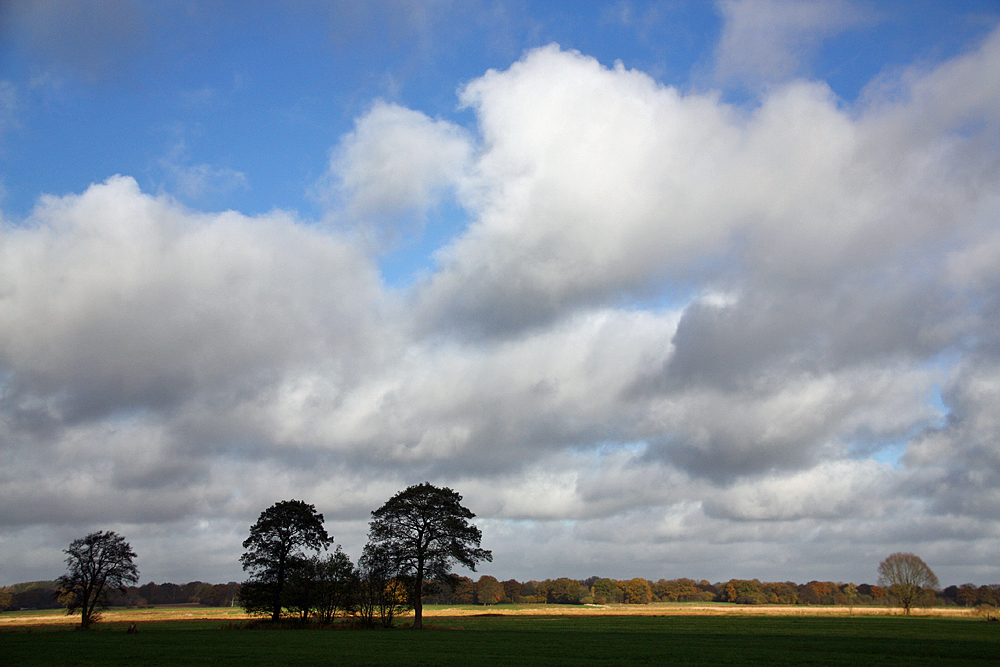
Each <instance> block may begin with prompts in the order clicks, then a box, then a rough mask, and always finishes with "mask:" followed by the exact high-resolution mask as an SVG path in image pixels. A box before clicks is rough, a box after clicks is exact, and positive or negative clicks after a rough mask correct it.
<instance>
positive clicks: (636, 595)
mask: <svg viewBox="0 0 1000 667" xmlns="http://www.w3.org/2000/svg"><path fill="white" fill-rule="evenodd" d="M55 587H56V582H55V581H36V582H30V583H23V584H15V585H13V586H6V587H3V588H0V610H2V611H16V610H18V609H57V608H59V607H61V606H62V605H60V603H59V601H58V600H57V599H56V597H55V595H54V592H55ZM239 589H240V584H239V583H237V582H234V581H231V582H229V583H227V584H207V583H205V582H201V581H192V582H189V583H186V584H171V583H165V584H156V583H152V582H151V583H148V584H144V585H142V586H130V587H128V588H126V589H125V591H124V592H120V591H115V592H114V593H113V594H112V599H111V604H112V606H116V607H140V608H141V607H148V606H153V605H181V604H196V605H203V606H207V607H228V606H236V605H238V604H239V599H238V594H239ZM935 601H936V603H937V604H939V605H946V606H961V607H978V606H982V605H987V606H992V607H1000V584H990V585H986V586H975V585H973V584H962V585H961V586H948V587H947V588H944V589H943V590H940V591H938V592H937V593H936V596H935ZM423 602H424V604H479V605H496V604H612V603H622V604H649V603H652V602H728V603H733V604H748V605H759V604H785V605H797V604H802V605H841V606H871V605H885V604H887V603H888V597H887V594H886V592H885V591H884V590H883V589H882V588H880V587H878V586H873V585H871V584H858V585H855V584H844V583H834V582H831V581H810V582H809V583H807V584H796V583H794V582H790V581H786V582H761V581H759V580H757V579H750V580H747V579H731V580H729V581H727V582H720V583H714V584H713V583H709V582H708V581H705V580H702V581H694V580H693V579H670V580H667V579H660V580H659V581H651V580H648V579H642V578H635V579H628V580H615V579H607V578H602V577H590V578H588V579H583V580H578V579H568V578H560V579H546V580H545V581H534V580H532V581H525V582H520V581H517V580H515V579H509V580H507V581H498V580H497V579H496V578H494V577H491V576H489V575H483V576H481V577H480V578H479V579H478V580H473V579H470V578H468V577H462V576H452V577H450V578H449V579H448V580H447V581H437V582H433V584H432V585H431V586H429V587H428V588H427V594H426V595H424V597H423Z"/></svg>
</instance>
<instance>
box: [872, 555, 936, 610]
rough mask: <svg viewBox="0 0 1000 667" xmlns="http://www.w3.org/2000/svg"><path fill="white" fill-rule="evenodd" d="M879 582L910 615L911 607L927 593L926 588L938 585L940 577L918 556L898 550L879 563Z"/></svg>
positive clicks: (933, 587)
mask: <svg viewBox="0 0 1000 667" xmlns="http://www.w3.org/2000/svg"><path fill="white" fill-rule="evenodd" d="M878 584H879V586H884V587H885V588H887V589H888V590H889V594H890V595H891V596H892V597H894V598H896V600H898V601H899V604H900V606H901V607H902V608H903V612H904V613H905V614H906V615H907V616H909V615H910V607H911V606H912V605H913V604H914V603H915V602H917V601H918V600H919V599H920V598H921V597H922V596H923V595H924V594H925V589H928V588H929V589H932V590H933V589H936V588H937V587H938V578H937V577H936V576H935V575H934V573H933V572H932V571H931V569H930V568H929V567H927V564H926V563H924V561H922V560H920V558H918V557H917V556H915V555H913V554H906V553H898V552H897V553H894V554H890V555H889V557H888V558H886V559H885V560H884V561H882V562H881V563H879V565H878Z"/></svg>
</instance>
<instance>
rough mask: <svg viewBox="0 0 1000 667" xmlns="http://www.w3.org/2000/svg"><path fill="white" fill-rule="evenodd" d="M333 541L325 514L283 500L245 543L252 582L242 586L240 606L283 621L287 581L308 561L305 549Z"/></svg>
mask: <svg viewBox="0 0 1000 667" xmlns="http://www.w3.org/2000/svg"><path fill="white" fill-rule="evenodd" d="M331 542H333V538H332V537H330V536H329V535H327V534H326V529H325V528H323V515H322V514H320V513H319V512H317V511H316V507H315V506H314V505H310V504H308V503H305V502H303V501H301V500H282V501H281V502H277V503H275V504H273V505H271V506H270V507H268V508H267V509H266V510H264V511H263V512H261V513H260V518H258V519H257V523H255V524H254V525H252V526H250V537H248V538H247V539H246V540H245V541H244V542H243V548H244V549H246V550H247V551H246V553H244V554H243V556H241V557H240V562H242V563H243V569H244V570H247V571H249V572H250V575H251V576H250V579H249V580H247V581H246V582H244V584H243V586H242V587H240V604H241V605H242V606H243V608H244V609H245V610H246V611H247V613H249V614H253V613H265V612H267V613H270V614H271V620H273V621H277V620H278V619H279V618H281V608H282V606H283V605H284V598H283V595H284V590H285V582H286V581H288V579H289V575H290V574H291V573H292V572H294V571H296V570H298V569H301V568H303V567H305V564H306V563H307V562H308V557H307V556H306V554H305V553H304V551H303V550H304V549H309V550H312V551H319V550H321V549H324V550H325V549H326V548H327V547H328V546H329V545H330V543H331Z"/></svg>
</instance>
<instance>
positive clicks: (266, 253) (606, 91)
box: [0, 34, 1000, 579]
mask: <svg viewBox="0 0 1000 667" xmlns="http://www.w3.org/2000/svg"><path fill="white" fill-rule="evenodd" d="M998 43H1000V37H998V34H993V35H991V36H990V37H989V38H988V39H987V40H986V41H985V42H984V43H983V44H982V45H981V46H980V47H979V48H978V49H975V50H972V51H970V52H969V53H967V54H965V55H962V56H959V57H957V58H956V59H954V60H952V61H950V62H947V63H944V64H943V65H941V66H939V67H937V68H934V69H925V70H908V71H905V72H902V73H900V74H899V76H898V79H897V80H896V81H894V82H891V81H888V80H883V81H880V82H879V83H878V85H873V86H872V87H871V89H870V90H869V91H868V92H867V95H866V96H865V98H864V101H863V102H859V103H858V104H857V105H854V106H848V105H845V104H844V103H843V102H842V101H841V100H838V99H836V97H835V96H834V95H833V94H832V93H831V91H830V90H829V88H828V87H827V86H825V85H824V84H822V83H816V82H810V81H803V80H790V81H787V82H785V83H784V84H782V85H780V86H776V87H774V88H773V89H771V90H770V91H769V92H768V93H767V94H765V95H764V96H763V97H762V98H761V99H760V103H759V105H755V106H753V107H752V108H741V107H736V106H733V105H729V104H727V103H724V102H723V101H722V100H721V99H720V97H719V96H718V95H715V94H703V93H698V92H681V91H679V90H676V89H674V88H671V87H667V86H664V85H662V84H659V83H657V82H656V81H655V80H654V79H652V78H651V77H649V76H647V75H646V74H643V73H641V72H637V71H632V70H627V69H625V68H624V67H621V66H616V67H612V68H607V67H603V66H602V65H601V64H599V63H598V62H597V61H596V60H593V59H591V58H588V57H586V56H584V55H582V54H580V53H576V52H566V51H563V50H561V49H559V48H558V47H556V46H550V47H546V48H541V49H537V50H534V51H531V52H529V53H527V54H526V55H525V56H524V57H523V58H522V59H521V60H520V61H519V62H517V63H515V64H514V65H513V66H511V67H510V68H509V69H507V70H505V71H490V72H488V73H486V74H485V75H483V76H482V77H480V78H478V79H476V80H474V81H472V82H470V83H469V84H468V85H466V86H465V87H464V88H463V90H462V91H461V93H460V99H461V102H462V103H463V104H465V105H467V106H468V107H469V108H471V110H472V111H473V113H474V118H475V123H476V126H475V127H474V128H471V129H468V130H466V129H460V128H458V127H457V126H456V125H454V124H452V123H450V122H448V121H445V120H440V119H439V120H433V119H431V118H429V117H428V116H426V115H425V114H423V113H421V112H418V111H415V110H410V109H406V108H404V107H401V106H398V105H391V104H385V103H377V104H375V105H374V106H373V107H372V109H371V110H370V111H369V112H368V113H366V114H365V115H364V116H362V117H361V118H359V119H358V121H357V123H356V125H355V130H354V132H353V133H350V134H348V135H347V136H345V137H344V138H342V140H341V141H340V142H339V144H338V147H337V148H336V150H335V152H334V161H333V163H332V165H331V173H330V175H329V178H330V180H329V181H328V182H327V183H326V185H328V186H330V187H331V188H334V190H335V191H336V193H337V197H339V199H337V198H336V197H335V198H334V199H331V200H329V201H330V203H331V206H333V207H334V209H335V210H333V211H332V214H331V219H336V220H338V221H340V222H345V221H346V222H347V223H350V224H359V225H361V226H362V227H363V226H364V225H367V224H371V223H372V221H373V220H374V221H375V222H376V223H377V224H384V223H385V222H386V221H387V220H388V221H389V223H390V225H391V224H395V222H397V221H398V220H395V219H394V218H396V217H398V216H399V215H400V214H401V213H402V214H412V213H414V212H415V213H416V214H418V216H419V215H422V214H423V212H425V211H427V210H429V209H431V208H433V207H434V206H436V205H438V203H439V202H440V201H441V200H442V197H447V196H450V195H449V192H451V191H453V192H454V193H455V196H456V197H457V201H458V202H460V204H461V206H462V207H464V209H465V210H466V211H467V212H468V215H469V218H468V221H467V225H465V226H464V227H463V230H462V232H461V233H460V234H459V235H458V236H456V237H455V238H453V239H452V240H451V241H450V242H449V243H448V244H447V245H446V246H445V247H443V248H442V249H441V250H440V251H439V253H438V254H437V255H436V261H437V265H436V267H435V269H434V270H433V272H431V273H430V274H429V275H428V276H427V277H426V279H425V280H423V281H422V282H418V283H417V284H416V285H414V286H413V287H412V288H410V289H408V290H405V291H399V292H394V291H390V290H386V289H385V288H384V287H383V286H382V285H381V283H380V277H379V275H378V273H377V270H376V269H375V263H374V259H373V257H372V254H374V253H372V249H373V248H372V247H371V246H370V245H367V244H366V242H361V241H359V240H358V239H359V237H358V236H357V235H353V234H342V233H341V232H332V231H330V230H331V227H330V226H329V225H326V224H322V225H321V224H313V223H309V222H306V221H303V220H301V219H299V218H297V217H296V216H295V215H294V214H291V213H285V212H280V211H276V212H272V213H270V214H267V215H262V216H258V217H247V216H243V215H240V214H239V213H235V212H226V213H219V214H203V213H198V212H194V211H191V210H188V209H185V208H183V207H181V206H180V205H178V204H177V203H176V202H174V201H172V200H171V199H170V198H168V197H166V196H151V195H149V194H146V193H143V192H142V191H140V189H139V188H138V186H137V184H136V183H135V182H134V181H133V180H132V179H130V178H125V177H114V178H111V179H109V180H108V181H106V182H104V183H102V184H97V185H93V186H91V187H90V188H88V189H87V190H86V191H84V192H83V193H80V194H76V195H67V196H62V197H56V196H49V197H44V198H43V199H42V200H41V201H40V203H39V205H38V207H37V208H36V210H35V211H34V212H33V213H32V215H31V216H30V217H29V218H28V219H27V220H24V221H21V222H18V223H16V224H15V223H13V222H10V221H4V223H3V227H2V228H0V439H2V441H3V443H4V446H3V449H2V450H0V495H2V497H3V498H4V502H5V504H6V503H9V504H10V506H11V507H12V508H16V509H15V510H14V511H10V512H6V511H5V512H4V513H3V516H2V521H3V522H4V524H5V525H6V526H8V527H10V530H11V531H14V532H15V533H16V534H18V535H27V534H32V535H41V534H43V533H45V532H46V531H51V532H52V533H53V534H55V533H58V536H59V537H60V538H62V537H63V536H64V531H63V527H64V526H65V525H67V524H72V525H74V526H76V525H81V526H82V525H94V526H106V525H107V524H114V525H115V526H121V527H122V528H123V530H126V529H127V531H128V532H132V533H133V534H135V535H137V541H141V543H142V544H143V545H145V547H146V548H147V549H149V550H150V552H152V553H159V554H161V557H162V559H163V560H162V562H163V563H167V562H168V561H169V562H170V565H169V566H168V565H160V566H159V567H161V568H162V569H161V572H175V571H177V562H176V561H175V560H173V559H171V558H167V557H165V556H162V554H163V552H164V550H163V548H162V544H163V542H162V540H163V539H166V538H164V537H163V535H165V534H166V532H170V531H173V532H174V533H176V534H179V535H182V541H183V543H184V544H185V545H187V546H189V547H191V548H195V546H196V545H198V544H202V543H204V542H205V541H208V540H211V539H212V538H211V534H210V533H212V532H213V531H214V532H217V533H219V534H221V535H226V536H230V537H231V536H232V535H239V534H241V532H242V531H244V530H245V527H246V526H247V525H249V523H250V522H251V521H252V519H253V518H254V516H255V515H256V513H257V512H259V511H261V510H262V509H264V507H266V506H267V505H269V504H270V503H272V502H274V501H275V500H278V499H281V498H287V497H302V498H305V499H306V500H307V501H309V502H315V503H316V504H317V506H318V508H319V509H320V511H323V512H325V513H327V515H328V517H329V518H330V519H331V521H332V522H334V523H335V525H336V530H335V534H337V533H340V534H341V536H342V537H341V540H342V541H344V542H345V544H348V545H350V546H351V547H352V548H354V549H355V553H356V549H357V548H359V547H360V544H361V543H362V542H363V539H364V538H363V535H364V523H365V520H366V519H367V513H368V511H370V510H371V509H374V508H375V507H377V506H378V504H379V503H381V502H382V501H384V500H385V499H386V498H388V497H389V496H390V495H391V494H392V493H393V492H395V491H396V490H398V489H399V488H402V487H403V486H405V485H407V484H410V483H414V482H419V481H423V480H425V479H427V480H430V481H433V482H435V483H442V484H448V485H451V486H454V487H456V488H457V489H458V490H459V491H460V492H462V493H464V494H465V495H466V497H467V499H468V502H469V504H470V506H471V507H472V509H473V511H475V512H477V514H479V515H480V517H482V519H483V523H484V526H485V527H486V536H487V538H491V539H494V540H496V542H495V543H493V544H490V543H487V544H486V545H485V546H487V548H493V549H494V550H495V553H496V554H497V555H498V558H497V560H496V562H495V566H496V567H495V570H494V571H495V572H496V573H498V574H501V575H506V576H519V577H522V578H526V577H531V576H534V577H544V576H562V575H570V576H587V575H589V574H595V573H596V574H609V575H612V576H625V575H626V574H629V573H631V574H635V575H641V576H651V577H654V578H656V577H658V576H661V575H660V573H659V572H658V571H649V570H647V569H643V570H642V571H639V570H635V569H629V568H626V567H625V566H623V565H621V564H622V563H626V562H627V563H630V564H631V565H630V567H640V566H641V567H642V568H648V567H655V566H656V564H657V563H661V564H662V563H663V562H665V561H669V562H672V563H674V566H673V567H676V568H681V567H682V566H689V567H691V568H693V569H694V571H686V570H682V569H679V570H671V572H669V573H668V572H664V573H663V576H695V577H700V576H708V577H722V576H758V577H761V578H768V577H781V578H787V577H793V578H794V577H795V576H797V573H804V574H803V578H805V579H809V578H816V577H824V578H826V577H829V578H844V579H847V578H857V577H858V575H857V574H856V573H857V572H859V571H861V569H863V568H865V567H871V563H873V562H877V559H878V558H880V557H884V554H885V553H888V552H890V551H894V550H899V548H898V547H899V545H906V546H911V545H916V546H920V545H927V546H928V549H930V547H931V546H933V555H934V556H935V558H937V559H939V561H938V562H940V563H943V564H944V565H943V567H941V568H940V571H939V574H942V578H944V577H946V576H947V572H948V571H949V570H948V568H949V567H953V568H955V571H965V570H963V569H961V568H965V567H967V564H968V558H967V556H966V555H965V553H964V552H965V551H966V550H967V547H970V545H973V544H975V545H976V548H977V549H980V550H981V548H982V545H983V544H995V543H996V540H997V532H998V530H997V525H996V521H995V519H992V518H991V517H994V516H996V515H995V510H996V507H997V506H998V502H1000V500H998V498H997V496H996V492H995V488H996V480H997V477H998V475H1000V456H998V454H997V451H998V450H997V442H998V441H997V438H996V425H997V424H996V417H995V415H994V414H993V413H994V412H995V410H994V407H995V405H996V404H997V399H998V393H1000V382H998V380H997V378H998V377H1000V371H998V369H1000V354H998V350H1000V346H998V345H997V340H998V339H997V334H996V332H997V331H998V330H1000V327H998V326H997V325H998V324H1000V322H998V313H1000V308H998V297H997V286H998V285H1000V273H998V269H997V266H998V265H1000V263H998V262H997V261H996V259H997V252H998V249H1000V243H998V241H997V239H998V232H997V229H998V227H1000V221H998V218H997V214H996V210H997V206H996V204H997V201H998V187H997V185H996V183H997V182H998V181H997V179H996V175H997V171H998V167H1000V158H997V155H998V153H997V151H996V150H995V149H996V147H997V143H998V142H997V140H998V136H1000V134H998V130H1000V116H998V113H997V111H996V109H997V108H1000V105H997V104H996V102H997V101H998V100H1000V89H998V87H997V83H996V82H997V81H998V80H1000V76H997V74H998V70H1000V48H998V46H997V45H998ZM380 217H381V218H382V219H379V218H380ZM337 229H339V228H337ZM377 249H378V248H376V250H377ZM903 450H905V453H904V454H903V455H902V456H901V457H900V456H898V454H899V453H900V452H902V451H903ZM956 517H957V519H956ZM949 520H951V523H948V522H949ZM977 531H978V532H979V534H980V535H981V536H983V540H984V541H983V542H977V541H976V540H977V538H976V537H975V535H976V532H977ZM10 544H11V542H9V541H7V542H5V541H0V549H3V550H4V553H6V552H7V551H9V550H10V549H11V548H12V547H11V546H10ZM735 547H738V548H739V550H740V553H742V554H745V558H742V559H741V561H740V564H739V567H738V568H737V569H739V571H736V570H734V569H728V570H727V568H726V564H727V562H731V560H730V561H727V557H728V554H729V553H731V548H735ZM907 550H912V549H907ZM56 551H57V550H56ZM209 551H210V552H211V554H212V555H211V558H210V559H209V560H210V561H211V565H210V567H211V568H212V569H211V572H213V573H224V572H226V571H227V570H226V569H225V568H226V566H225V562H226V558H227V555H226V554H227V553H228V554H229V556H230V557H231V563H232V564H233V571H234V573H233V574H231V575H225V574H214V575H211V576H212V578H218V579H226V578H235V577H236V576H238V571H236V566H237V563H238V553H239V541H238V540H236V541H235V542H234V543H233V544H232V545H231V547H230V548H229V551H228V552H227V551H226V550H225V549H222V550H220V549H218V548H217V546H214V547H213V548H212V549H211V550H209ZM53 553H55V558H54V560H53V561H52V562H53V564H54V566H56V567H58V563H59V560H60V559H59V558H58V553H56V552H53ZM565 554H579V555H578V556H577V557H575V559H574V560H573V562H572V563H568V564H567V565H566V566H565V567H566V569H565V570H562V571H559V570H558V567H559V566H560V562H562V561H561V559H563V558H564V557H565ZM803 555H805V556H808V558H805V559H803V560H802V563H803V564H801V565H796V564H795V563H798V562H799V560H800V559H802V557H803ZM810 559H812V560H810ZM50 560H51V559H50ZM19 562H20V561H19ZM616 563H617V564H618V565H617V566H616V565H615V564H616ZM806 563H809V564H811V565H809V566H810V567H819V565H817V564H826V565H827V566H829V568H830V572H831V573H830V574H823V573H810V572H807V571H806V569H805V568H807V565H806ZM206 567H209V565H206ZM529 567H536V568H539V569H540V570H544V571H539V570H525V569H524V568H529ZM612 567H617V568H618V569H617V570H615V571H613V572H612V571H607V570H604V571H598V569H597V568H612ZM592 568H594V569H592ZM755 568H756V571H755V570H754V569H755ZM626 570H628V572H626ZM979 571H981V572H985V573H986V574H989V573H994V574H995V573H996V572H997V571H996V569H995V568H994V569H992V570H991V569H986V570H979ZM150 576H160V575H155V574H154V573H150ZM191 576H192V578H195V577H199V576H206V577H208V576H210V575H201V574H199V573H192V575H191ZM39 578H43V577H42V576H39ZM44 578H48V577H44Z"/></svg>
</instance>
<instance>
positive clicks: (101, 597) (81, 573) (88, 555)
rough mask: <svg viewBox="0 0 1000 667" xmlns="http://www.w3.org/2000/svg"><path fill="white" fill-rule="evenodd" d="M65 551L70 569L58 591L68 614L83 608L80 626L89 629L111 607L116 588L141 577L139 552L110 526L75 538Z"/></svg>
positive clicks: (58, 586)
mask: <svg viewBox="0 0 1000 667" xmlns="http://www.w3.org/2000/svg"><path fill="white" fill-rule="evenodd" d="M65 553H66V554H68V556H67V558H66V566H67V568H69V571H68V572H67V573H66V574H64V575H62V576H61V577H59V579H58V580H57V589H56V594H57V595H58V596H59V599H60V600H61V601H62V602H64V604H65V605H66V613H67V614H72V613H75V612H76V611H79V612H80V629H81V630H86V629H88V628H89V627H90V624H91V623H93V622H95V621H97V620H99V619H100V613H99V612H100V610H103V609H107V608H108V605H109V595H110V593H111V592H112V591H114V590H121V591H124V590H125V587H126V586H127V585H129V584H132V585H135V584H136V583H137V582H138V581H139V568H137V567H136V565H135V563H134V562H133V561H134V559H135V557H136V556H135V552H134V551H132V547H131V546H129V543H128V542H126V541H125V538H124V537H122V536H121V535H119V534H117V533H115V532H114V531H111V530H108V531H97V532H96V533H91V534H90V535H87V536H86V537H83V538H81V539H78V540H73V541H72V542H71V543H70V545H69V549H66V551H65Z"/></svg>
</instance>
